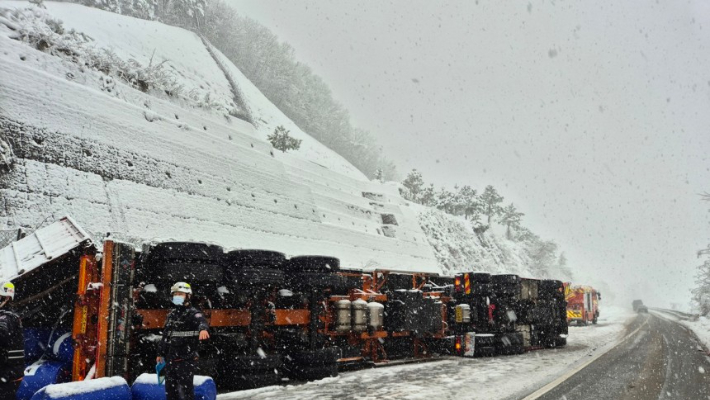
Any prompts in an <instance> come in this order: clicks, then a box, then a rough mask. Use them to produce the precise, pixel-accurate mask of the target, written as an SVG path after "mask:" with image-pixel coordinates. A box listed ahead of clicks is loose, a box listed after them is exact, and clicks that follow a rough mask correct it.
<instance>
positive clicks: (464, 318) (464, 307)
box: [454, 304, 471, 324]
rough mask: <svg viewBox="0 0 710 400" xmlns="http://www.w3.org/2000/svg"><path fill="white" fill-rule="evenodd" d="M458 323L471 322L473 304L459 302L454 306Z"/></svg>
mask: <svg viewBox="0 0 710 400" xmlns="http://www.w3.org/2000/svg"><path fill="white" fill-rule="evenodd" d="M454 315H455V316H456V323H459V324H462V323H463V324H465V323H469V322H471V306H469V305H468V304H459V305H457V306H456V308H454Z"/></svg>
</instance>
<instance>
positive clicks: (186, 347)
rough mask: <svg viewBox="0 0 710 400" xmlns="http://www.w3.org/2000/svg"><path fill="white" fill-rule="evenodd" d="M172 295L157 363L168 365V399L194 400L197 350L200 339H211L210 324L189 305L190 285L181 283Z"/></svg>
mask: <svg viewBox="0 0 710 400" xmlns="http://www.w3.org/2000/svg"><path fill="white" fill-rule="evenodd" d="M170 292H171V293H172V301H173V304H174V307H173V310H172V311H170V313H169V314H168V318H167V320H166V321H165V328H164V329H163V339H162V341H161V342H160V350H159V355H158V358H157V359H156V362H158V363H162V362H165V363H166V367H165V371H166V373H165V394H166V395H167V400H193V399H194V396H195V394H194V393H195V392H194V387H193V384H192V380H193V378H194V376H195V365H196V363H197V359H198V352H197V348H198V345H199V342H200V341H201V340H207V339H209V338H210V334H209V324H208V323H207V320H206V319H205V316H204V315H203V314H202V311H200V310H198V309H197V308H195V307H193V306H192V305H191V304H190V297H191V296H192V288H190V285H189V284H187V283H185V282H178V283H176V284H174V285H173V286H172V288H170Z"/></svg>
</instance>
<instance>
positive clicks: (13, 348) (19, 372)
mask: <svg viewBox="0 0 710 400" xmlns="http://www.w3.org/2000/svg"><path fill="white" fill-rule="evenodd" d="M24 370H25V338H24V334H23V332H22V321H21V320H20V317H19V316H18V315H17V314H15V313H14V312H12V311H9V310H3V309H0V382H3V383H4V382H10V381H15V380H17V379H20V378H22V376H23V375H24Z"/></svg>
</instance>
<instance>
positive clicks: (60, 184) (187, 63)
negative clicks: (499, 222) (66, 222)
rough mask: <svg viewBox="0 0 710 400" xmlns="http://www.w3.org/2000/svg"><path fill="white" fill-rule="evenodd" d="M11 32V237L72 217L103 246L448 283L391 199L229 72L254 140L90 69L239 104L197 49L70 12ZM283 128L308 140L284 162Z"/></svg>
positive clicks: (177, 34) (103, 17)
mask: <svg viewBox="0 0 710 400" xmlns="http://www.w3.org/2000/svg"><path fill="white" fill-rule="evenodd" d="M0 7H5V8H20V9H25V8H26V7H28V5H27V3H19V2H18V3H15V2H4V3H2V4H1V5H0ZM56 20H62V21H63V24H61V25H60V24H59V23H58V22H57V21H56ZM0 22H2V23H0V26H1V27H2V28H1V29H2V33H3V34H2V35H1V36H0V51H1V52H2V57H3V63H2V64H1V65H0V91H2V93H3V96H2V99H1V100H0V101H1V103H0V107H1V108H2V118H0V128H1V130H2V135H3V139H2V140H3V142H4V143H5V144H6V145H8V147H10V148H11V149H12V153H13V156H12V158H13V160H14V162H13V163H12V164H11V165H6V166H5V169H6V170H7V171H6V172H4V173H3V175H2V179H1V182H2V186H0V190H1V193H2V207H1V208H0V209H1V210H2V211H1V212H0V214H1V218H2V220H1V221H2V226H3V227H8V228H9V227H16V226H25V227H30V228H33V227H37V226H38V225H41V224H43V223H47V222H49V221H51V220H54V219H56V218H57V217H59V216H60V215H62V214H66V213H68V214H71V215H73V216H74V217H75V218H76V220H77V221H78V222H79V224H81V225H82V226H84V227H85V228H86V229H87V230H88V231H90V232H92V233H93V234H94V235H95V236H96V237H98V238H100V237H102V236H103V235H104V234H105V233H106V232H112V235H113V236H114V237H119V238H124V239H127V240H131V241H133V242H136V243H138V242H140V241H143V240H148V239H153V238H172V239H176V240H204V241H211V242H215V243H219V244H222V245H224V246H227V247H239V248H265V249H273V250H279V251H283V252H286V253H288V254H291V255H295V254H329V255H334V256H337V257H340V258H341V259H342V261H343V265H344V266H345V267H349V268H365V267H372V268H374V267H381V268H391V269H417V270H423V271H430V272H438V271H439V269H438V267H437V264H436V260H435V258H434V255H433V253H432V252H431V248H430V247H429V246H428V245H427V244H426V238H425V236H424V234H423V232H422V231H421V229H420V227H419V225H418V223H417V219H416V216H415V214H414V213H413V212H411V211H410V210H409V209H408V207H406V206H403V203H404V202H403V201H402V199H401V198H400V197H399V195H398V193H397V192H396V189H392V188H391V187H389V186H384V185H380V184H374V183H371V182H370V181H368V180H367V179H366V178H365V177H364V176H363V175H362V174H361V173H360V172H358V171H357V170H356V169H355V168H354V167H352V166H351V165H350V164H348V163H347V162H345V160H343V159H342V157H340V156H338V155H337V154H335V153H333V152H332V151H330V150H328V149H327V148H325V147H324V146H322V145H321V144H320V143H318V142H317V141H315V140H313V139H312V138H309V137H308V136H307V135H306V134H305V133H303V132H300V131H298V129H297V127H296V126H295V125H294V124H293V123H291V122H290V121H289V120H288V119H287V118H286V117H285V116H284V115H283V114H282V113H280V112H278V110H276V109H275V107H274V106H273V105H271V104H270V103H268V101H266V99H265V98H264V97H263V96H261V94H260V93H259V92H258V90H256V88H254V87H253V85H251V84H250V83H249V82H248V81H247V80H246V79H245V78H244V77H243V75H241V74H240V73H239V71H238V70H237V69H236V68H235V67H234V66H233V65H231V64H230V63H229V62H228V61H226V60H225V59H222V60H220V61H221V62H220V64H222V67H226V68H228V74H229V78H230V79H232V80H233V81H235V82H236V83H238V84H239V85H240V88H239V90H240V91H242V94H243V96H244V103H245V104H246V106H247V107H248V108H249V109H250V113H251V117H252V119H253V120H254V121H255V125H256V127H257V128H255V127H254V126H253V125H252V124H250V123H248V122H245V121H242V120H240V119H237V118H233V117H229V118H226V117H225V114H224V109H223V107H209V106H205V105H204V104H197V103H195V102H193V99H192V97H190V96H187V97H184V96H183V97H181V96H175V95H170V94H166V93H165V92H164V91H163V92H161V91H159V90H157V89H156V88H152V89H151V90H141V88H140V87H136V85H133V84H132V83H131V82H130V81H127V80H125V79H121V76H120V75H119V74H118V73H116V72H114V71H113V70H111V69H110V68H106V70H103V71H101V70H99V69H100V67H99V68H94V67H93V66H95V64H91V62H93V61H92V60H93V58H92V57H94V58H95V57H96V55H97V54H99V55H101V54H107V53H106V52H105V50H106V49H109V50H111V54H114V55H115V56H117V57H119V58H121V59H122V60H123V61H124V62H129V61H130V60H135V61H133V62H132V63H133V64H132V65H134V66H136V65H138V64H140V66H144V65H146V64H150V61H149V60H150V58H151V57H152V58H153V63H155V62H156V60H158V61H161V62H162V60H169V61H168V62H166V64H170V68H171V71H172V72H170V74H169V75H170V76H171V77H173V78H174V79H178V80H179V82H181V83H183V84H184V85H185V87H186V88H188V85H193V86H192V87H189V89H184V90H183V92H184V91H192V90H205V91H207V92H208V93H209V94H210V96H211V98H212V100H213V101H215V102H217V103H219V104H222V105H224V107H232V106H236V104H232V103H230V98H229V96H231V94H230V91H229V89H224V88H225V87H226V88H229V83H228V82H227V75H226V74H225V73H224V72H223V71H222V69H220V67H219V66H218V65H217V63H216V62H215V61H214V59H213V58H212V56H210V54H209V52H208V50H207V47H206V45H205V44H204V43H203V41H202V40H201V39H200V38H199V37H198V36H196V35H194V34H192V33H190V32H187V31H184V30H181V29H178V28H174V27H169V26H166V25H163V24H160V23H157V22H147V21H142V20H136V19H133V18H130V17H125V16H120V15H117V14H112V13H108V12H105V11H101V10H96V9H91V8H86V7H83V6H80V5H75V4H65V3H48V4H47V10H46V11H45V10H41V9H31V10H29V11H22V12H11V11H8V10H5V11H3V19H2V20H0ZM32 35H35V38H34V39H33V38H32ZM37 37H39V39H37ZM140 38H147V39H146V41H145V42H142V41H141V39H140ZM17 39H23V40H17ZM33 40H34V42H33ZM30 43H36V46H37V47H39V43H43V44H42V45H41V46H42V50H44V51H39V50H38V49H36V48H32V47H31V46H30V45H29V44H30ZM119 49H120V50H119ZM108 62H116V59H115V57H114V56H111V57H110V58H108ZM135 68H139V67H135ZM107 71H108V73H106V72H107ZM119 72H120V71H119ZM161 82H162V81H161ZM276 125H285V126H286V127H287V128H288V129H291V130H292V132H291V133H292V134H293V135H294V136H296V137H299V138H302V139H303V140H304V143H303V145H302V146H303V147H302V149H301V150H299V151H298V152H295V153H293V154H282V153H280V152H277V151H274V149H273V148H272V147H271V145H270V144H269V143H268V142H266V141H265V140H264V138H265V136H266V134H267V133H268V132H269V131H270V130H271V129H272V128H273V127H274V126H276ZM259 129H262V130H259ZM383 215H384V219H383ZM394 224H396V225H394Z"/></svg>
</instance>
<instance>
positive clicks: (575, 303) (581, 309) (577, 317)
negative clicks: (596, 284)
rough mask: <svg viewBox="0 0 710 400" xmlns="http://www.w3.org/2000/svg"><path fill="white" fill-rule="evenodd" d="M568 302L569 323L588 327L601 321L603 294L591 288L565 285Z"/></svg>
mask: <svg viewBox="0 0 710 400" xmlns="http://www.w3.org/2000/svg"><path fill="white" fill-rule="evenodd" d="M565 299H566V300H567V323H572V322H576V323H577V324H581V325H587V324H589V323H590V322H591V323H592V324H596V323H597V320H598V319H599V300H601V299H602V296H601V293H599V292H598V291H597V290H596V289H594V288H593V287H591V286H584V285H577V286H572V285H571V284H570V283H566V284H565Z"/></svg>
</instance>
